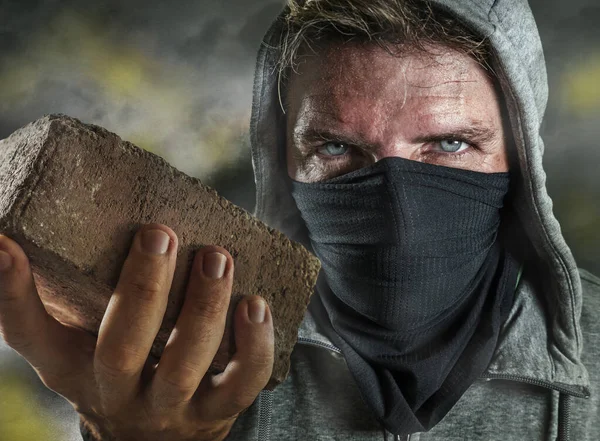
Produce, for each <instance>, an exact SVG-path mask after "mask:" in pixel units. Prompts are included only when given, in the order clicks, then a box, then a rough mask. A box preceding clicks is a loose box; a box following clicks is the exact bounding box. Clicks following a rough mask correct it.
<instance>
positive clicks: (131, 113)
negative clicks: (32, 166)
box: [0, 0, 281, 178]
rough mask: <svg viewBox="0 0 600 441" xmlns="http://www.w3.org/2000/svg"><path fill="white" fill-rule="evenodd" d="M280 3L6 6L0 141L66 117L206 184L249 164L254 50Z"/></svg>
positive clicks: (48, 2)
mask: <svg viewBox="0 0 600 441" xmlns="http://www.w3.org/2000/svg"><path fill="white" fill-rule="evenodd" d="M280 6H281V5H280V4H279V3H269V2H264V1H263V2H260V1H257V2H254V3H253V4H251V5H249V4H248V2H245V1H240V0H237V1H232V2H227V3H224V2H220V1H216V0H214V1H178V2H177V3H176V4H171V3H167V2H158V1H155V2H148V1H146V2H141V1H133V2H127V3H123V2H117V1H108V2H101V3H95V4H91V5H90V3H88V2H86V4H85V5H82V3H81V2H74V1H56V0H46V1H41V2H35V1H25V2H23V1H20V2H17V1H11V2H2V3H1V7H0V14H1V17H2V24H1V27H0V35H1V36H2V39H1V40H0V41H1V43H0V47H1V48H2V49H3V50H4V52H3V56H2V59H1V61H0V75H1V77H2V82H1V83H0V97H1V100H0V121H2V123H1V126H0V130H1V132H0V136H1V137H4V136H7V135H8V134H9V133H10V132H12V131H13V130H15V129H16V128H18V127H20V126H22V125H24V124H25V123H27V122H29V121H31V120H34V119H37V118H39V117H40V116H42V115H43V114H46V113H66V114H68V115H71V116H75V117H77V118H79V119H81V120H83V121H85V122H89V123H94V124H98V125H101V126H103V127H106V128H107V129H109V130H111V131H114V132H116V133H118V134H119V135H120V136H121V137H122V138H124V139H127V140H129V141H131V142H133V143H135V144H137V145H139V146H140V147H143V148H145V149H147V150H150V151H153V152H155V153H157V154H160V155H161V156H163V157H165V159H166V160H167V161H169V162H170V163H172V164H173V165H174V166H176V167H177V168H179V169H180V170H182V171H184V172H186V173H188V174H190V175H193V176H197V177H200V178H210V177H211V176H212V175H213V174H215V173H216V171H218V170H221V169H223V168H226V167H231V166H233V165H234V164H236V163H238V162H239V161H240V160H242V159H243V158H244V157H245V156H247V155H248V152H247V148H244V142H243V136H244V134H245V133H246V132H247V126H248V121H249V109H250V102H251V90H252V76H253V67H254V57H255V51H256V49H257V48H258V45H259V42H260V38H261V37H262V33H263V32H264V28H265V27H266V26H267V23H268V22H269V21H270V20H271V19H272V16H273V15H274V14H275V13H276V12H275V11H276V10H278V9H279V8H280Z"/></svg>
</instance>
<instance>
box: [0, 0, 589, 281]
mask: <svg viewBox="0 0 600 441" xmlns="http://www.w3.org/2000/svg"><path fill="white" fill-rule="evenodd" d="M282 3H283V0H252V1H250V0H229V1H227V2H223V1H220V0H179V1H177V2H164V1H158V0H146V1H141V0H130V1H128V2H120V1H117V0H104V1H96V2H77V1H75V0H41V1H40V0H37V1H36V0H10V1H8V0H0V51H1V52H0V53H1V54H2V55H1V56H0V78H1V81H0V138H3V137H5V136H7V135H9V134H10V133H11V132H12V131H14V130H16V129H17V128H18V127H21V126H23V125H25V124H26V123H28V122H30V121H32V120H34V119H37V118H39V117H40V116H42V115H43V114H46V113H58V112H60V113H66V114H68V115H71V116H74V117H77V118H79V119H81V120H83V121H85V122H89V123H94V124H98V125H101V126H103V127H106V128H108V129H109V130H111V131H114V132H115V133H117V134H119V135H120V136H121V137H122V138H124V139H127V140H129V141H132V142H133V143H135V144H137V145H139V146H140V147H143V148H145V149H148V150H150V151H153V152H154V153H157V154H159V155H161V156H163V157H164V158H165V159H166V160H167V161H168V162H170V163H171V164H173V165H174V166H175V167H177V168H178V169H180V170H182V171H184V172H185V173H187V174H189V175H192V176H196V177H199V178H201V179H202V180H204V181H205V182H207V183H208V184H210V185H213V186H215V187H216V188H217V189H218V190H219V191H221V193H222V194H224V195H225V196H226V197H229V198H230V199H231V200H233V201H234V202H235V203H238V204H239V205H242V206H244V207H245V208H251V207H252V205H253V180H252V171H251V167H250V159H249V149H248V142H247V137H246V133H247V128H248V124H249V111H250V105H251V91H252V77H253V69H254V64H255V54H256V50H257V48H258V45H259V44H260V40H261V37H262V36H263V34H264V32H265V31H266V29H267V27H268V25H269V23H270V22H271V20H272V19H273V18H274V17H275V15H276V14H277V12H278V11H279V10H280V8H281V6H282ZM530 5H531V7H532V9H533V12H534V15H535V17H536V20H537V23H538V27H539V30H540V35H541V38H542V42H543V44H544V48H545V55H546V61H547V65H548V78H549V87H550V99H549V103H548V110H547V113H546V117H545V120H544V125H543V133H542V135H543V138H544V140H545V144H546V154H545V166H546V170H547V173H548V189H549V192H550V195H551V196H552V198H553V199H554V201H555V212H556V214H557V216H558V218H559V220H560V222H561V225H562V227H563V231H564V232H565V236H566V237H567V240H568V242H569V244H570V245H571V246H572V248H573V250H574V251H575V255H576V257H577V258H578V261H579V263H580V265H582V266H584V267H588V268H590V269H592V270H594V271H595V272H600V264H598V263H597V262H598V256H597V251H596V250H598V249H600V238H599V236H600V235H598V234H597V233H596V232H597V231H598V230H599V229H600V205H598V204H597V202H596V201H597V200H598V199H599V198H600V183H599V179H598V177H597V176H598V173H597V168H598V165H599V164H600V149H598V148H597V143H598V139H599V135H600V133H599V129H598V127H599V124H598V121H599V118H600V89H599V88H600V86H599V85H600V27H599V26H598V25H597V23H599V22H600V5H598V4H597V1H596V0H571V1H569V2H564V1H561V0H530Z"/></svg>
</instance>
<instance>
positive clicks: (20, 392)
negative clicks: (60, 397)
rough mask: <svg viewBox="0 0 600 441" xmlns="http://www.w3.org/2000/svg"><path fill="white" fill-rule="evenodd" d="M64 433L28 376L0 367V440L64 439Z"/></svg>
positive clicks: (54, 440)
mask: <svg viewBox="0 0 600 441" xmlns="http://www.w3.org/2000/svg"><path fill="white" fill-rule="evenodd" d="M65 439H66V434H65V433H64V431H63V430H62V429H61V428H60V426H58V425H57V424H56V423H55V421H54V419H53V416H52V415H49V414H47V411H46V410H45V409H44V408H43V407H42V406H40V404H39V396H38V395H37V393H36V390H35V388H34V387H32V385H31V384H28V382H27V380H26V379H25V378H24V377H23V376H21V375H18V374H16V373H14V372H11V371H6V372H4V371H0V440H2V441H65Z"/></svg>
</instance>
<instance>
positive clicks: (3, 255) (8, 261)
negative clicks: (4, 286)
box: [0, 251, 13, 271]
mask: <svg viewBox="0 0 600 441" xmlns="http://www.w3.org/2000/svg"><path fill="white" fill-rule="evenodd" d="M12 264H13V259H12V256H11V255H10V254H8V253H7V252H4V251H0V271H8V270H9V269H10V268H11V267H12Z"/></svg>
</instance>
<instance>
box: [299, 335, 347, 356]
mask: <svg viewBox="0 0 600 441" xmlns="http://www.w3.org/2000/svg"><path fill="white" fill-rule="evenodd" d="M298 343H301V344H305V345H309V346H316V347H319V348H324V349H328V350H330V351H333V352H337V353H338V354H341V353H342V350H341V349H340V348H338V347H336V346H333V345H330V344H328V343H323V342H321V341H319V340H314V339H312V338H306V337H298Z"/></svg>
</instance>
